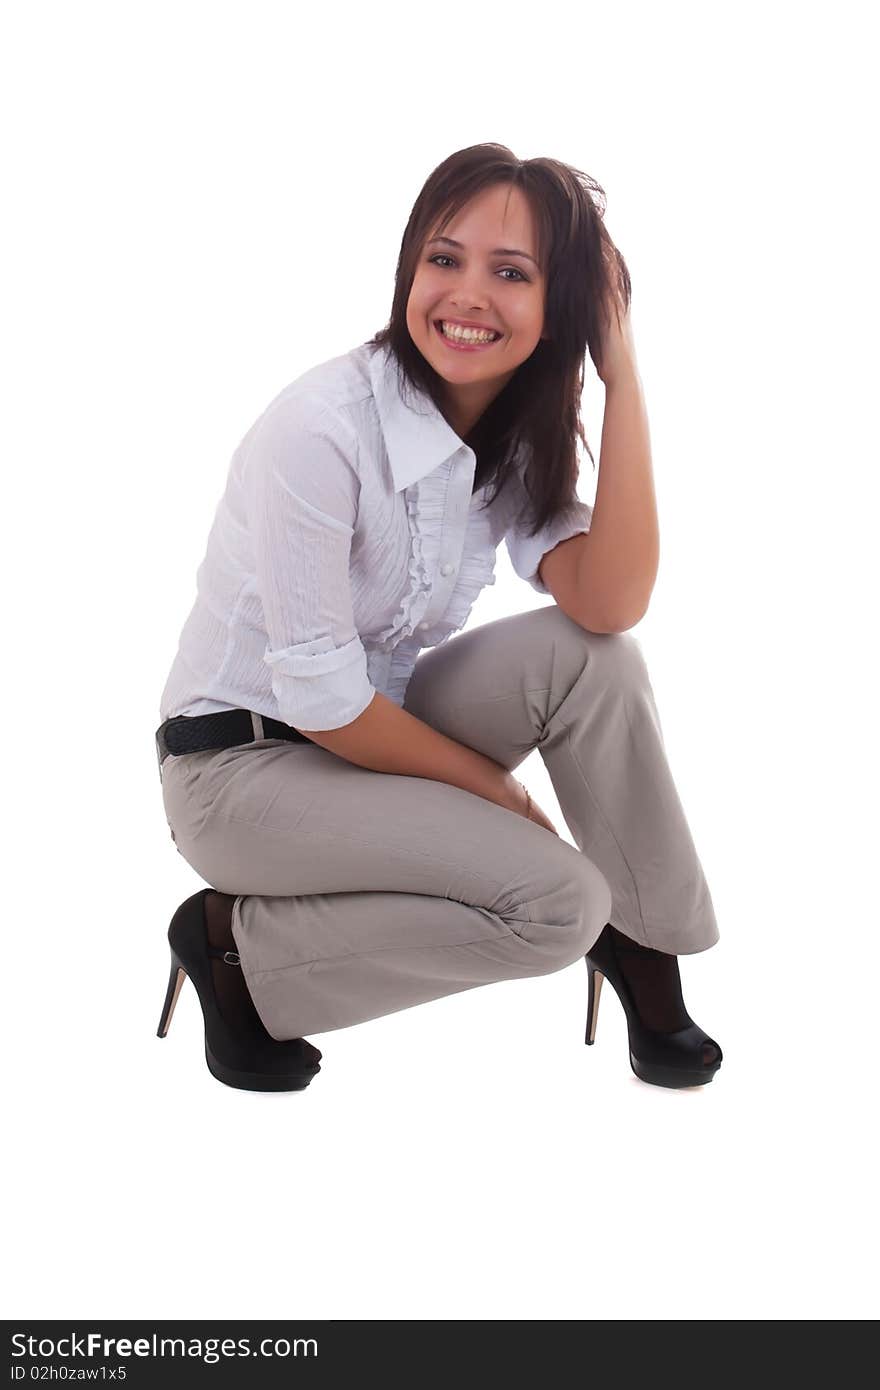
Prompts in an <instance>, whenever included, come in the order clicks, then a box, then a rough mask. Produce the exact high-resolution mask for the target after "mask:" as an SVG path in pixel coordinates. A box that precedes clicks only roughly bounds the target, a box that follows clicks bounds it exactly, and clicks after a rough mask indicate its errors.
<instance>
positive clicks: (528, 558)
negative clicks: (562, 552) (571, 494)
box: [504, 498, 593, 594]
mask: <svg viewBox="0 0 880 1390" xmlns="http://www.w3.org/2000/svg"><path fill="white" fill-rule="evenodd" d="M592 518H593V508H592V507H591V506H590V505H589V504H588V503H587V502H582V501H581V500H580V498H576V499H575V500H574V501H573V502H570V503H569V505H568V506H567V507H566V508H565V509H564V510H563V511H561V512H559V513H558V515H557V516H555V517H554V518H553V520H552V521H550V522H548V524H547V525H546V526H544V527H543V528H542V529H541V530H540V531H539V532H538V533H537V535H535V536H529V535H527V529H528V528H527V527H526V526H525V525H524V524H521V523H520V522H519V521H517V522H516V523H514V525H513V526H512V527H511V528H510V530H509V531H508V532H507V534H506V535H505V537H504V543H505V545H506V546H507V553H508V555H509V556H510V563H511V565H512V566H513V568H514V571H515V572H516V574H518V575H519V577H520V579H525V580H526V581H527V582H528V583H529V584H531V586H532V588H533V589H536V590H537V592H538V593H539V594H549V592H550V590H549V589H548V588H547V586H546V584H543V583H542V582H541V580H540V579H539V578H538V566H539V565H540V563H541V561H542V559H543V558H544V556H545V555H546V554H547V551H548V550H552V549H553V547H554V546H555V545H559V543H560V542H561V541H567V540H570V539H571V537H572V536H578V535H581V534H582V533H586V532H587V531H589V529H590V523H591V521H592Z"/></svg>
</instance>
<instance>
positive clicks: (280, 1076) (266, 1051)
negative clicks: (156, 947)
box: [157, 888, 321, 1091]
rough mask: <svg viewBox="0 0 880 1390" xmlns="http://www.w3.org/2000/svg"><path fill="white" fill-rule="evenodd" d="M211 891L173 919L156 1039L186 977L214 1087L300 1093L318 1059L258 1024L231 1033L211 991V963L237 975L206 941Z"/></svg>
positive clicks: (234, 962)
mask: <svg viewBox="0 0 880 1390" xmlns="http://www.w3.org/2000/svg"><path fill="white" fill-rule="evenodd" d="M213 891H215V890H214V889H211V888H204V889H202V890H200V891H199V892H198V893H194V894H193V896H192V897H191V898H187V900H186V902H184V903H181V905H180V907H179V908H178V909H177V911H176V912H175V914H174V916H173V917H172V919H171V925H170V926H169V928H168V941H169V943H170V946H171V975H170V977H169V980H168V991H167V993H166V995H165V1003H164V1004H163V1006H162V1014H161V1017H160V1019H159V1027H158V1029H157V1036H158V1037H160V1038H164V1037H165V1035H166V1033H167V1032H168V1029H169V1027H170V1025H171V1019H172V1016H173V1014H174V1007H175V1005H176V1003H177V997H178V995H179V994H180V991H181V988H182V986H183V981H184V979H185V977H186V976H187V975H188V976H189V977H190V979H191V980H192V982H193V984H194V985H195V987H196V993H197V994H198V996H199V1003H200V1005H201V1007H202V1015H203V1017H204V1022H205V1060H206V1062H207V1063H208V1070H209V1071H210V1072H211V1074H212V1076H216V1078H217V1080H218V1081H222V1082H223V1083H224V1084H225V1085H227V1086H235V1087H237V1088H238V1089H239V1090H244V1091H302V1090H304V1089H305V1087H306V1086H308V1084H309V1082H310V1081H311V1079H312V1077H313V1076H316V1075H317V1073H318V1072H319V1071H320V1070H321V1067H320V1064H319V1061H318V1059H319V1058H320V1056H321V1054H320V1052H319V1051H318V1049H317V1048H316V1047H313V1046H312V1044H311V1043H308V1042H305V1041H304V1040H303V1039H302V1038H291V1039H290V1040H289V1041H285V1042H278V1041H276V1039H275V1038H273V1037H271V1036H270V1034H269V1033H267V1032H266V1030H265V1028H263V1027H262V1024H259V1023H256V1022H254V1023H248V1024H244V1025H242V1026H241V1027H233V1026H232V1025H231V1024H230V1023H229V1022H228V1021H227V1019H226V1018H225V1017H224V1015H223V1014H222V1013H221V1010H220V1004H219V1001H218V998H217V991H216V989H215V987H214V977H213V974H212V971H211V960H212V959H216V960H222V961H225V962H226V964H227V965H228V966H229V967H230V969H233V968H234V969H236V970H240V969H241V964H240V958H239V955H238V952H237V951H221V950H219V949H218V948H217V947H216V946H212V945H210V943H209V941H208V930H207V924H206V922H205V898H206V897H207V895H208V893H211V892H213Z"/></svg>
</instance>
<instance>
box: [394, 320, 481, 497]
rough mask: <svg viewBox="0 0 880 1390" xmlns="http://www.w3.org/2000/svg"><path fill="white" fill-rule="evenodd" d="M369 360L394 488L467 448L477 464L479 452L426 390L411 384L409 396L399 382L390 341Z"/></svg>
mask: <svg viewBox="0 0 880 1390" xmlns="http://www.w3.org/2000/svg"><path fill="white" fill-rule="evenodd" d="M371 354H372V355H371V357H370V362H369V368H370V381H371V383H372V387H373V397H374V400H375V402H376V409H377V411H378V412H379V424H380V426H381V428H382V435H383V437H384V440H385V448H386V449H387V451H388V460H389V463H390V465H391V476H392V479H393V481H394V491H395V492H400V491H401V490H402V489H403V488H405V487H409V485H410V484H411V483H414V482H417V481H418V479H419V478H424V477H425V475H426V474H428V473H433V471H434V469H435V468H439V466H440V464H442V463H445V462H446V460H447V459H448V458H449V457H450V455H452V454H455V453H457V452H458V451H459V450H460V449H464V450H465V451H466V453H468V454H470V456H471V461H472V462H473V465H474V467H476V455H475V454H474V452H473V450H472V449H471V448H470V446H469V445H468V444H465V443H464V441H463V440H462V439H460V438H459V436H458V435H457V434H456V432H455V430H454V429H453V428H452V426H451V425H450V424H449V422H448V421H447V420H446V419H445V418H444V416H443V415H442V414H441V413H440V411H439V410H438V409H437V407H436V406H435V404H434V402H433V401H432V400H431V397H430V396H429V395H427V393H426V392H424V391H422V390H420V389H417V388H416V387H415V386H413V385H410V384H409V383H407V388H408V389H407V392H406V399H405V400H404V399H403V397H402V396H401V393H400V390H399V388H398V382H397V371H398V367H397V357H396V355H395V353H394V352H393V351H392V349H391V346H390V344H388V343H385V344H383V346H382V347H380V348H376V349H372V350H371Z"/></svg>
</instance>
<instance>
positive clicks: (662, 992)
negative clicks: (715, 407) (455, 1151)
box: [156, 144, 722, 1090]
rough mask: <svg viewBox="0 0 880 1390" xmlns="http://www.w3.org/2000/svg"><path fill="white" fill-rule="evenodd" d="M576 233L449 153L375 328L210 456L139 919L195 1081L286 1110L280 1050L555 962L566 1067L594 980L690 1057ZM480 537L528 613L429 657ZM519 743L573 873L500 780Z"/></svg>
mask: <svg viewBox="0 0 880 1390" xmlns="http://www.w3.org/2000/svg"><path fill="white" fill-rule="evenodd" d="M604 209H605V203H604V194H603V191H602V189H601V188H600V187H599V185H598V184H596V183H594V182H593V181H592V180H591V179H589V178H588V177H587V176H586V175H584V174H582V173H580V171H578V170H574V169H572V168H570V167H569V166H567V165H565V164H562V163H560V162H558V161H556V160H552V159H543V158H541V159H532V160H526V161H524V162H523V161H520V160H518V159H516V157H515V156H514V155H513V154H512V152H511V151H510V150H508V149H507V148H506V147H505V146H502V145H494V144H489V145H475V146H471V147H469V148H467V149H463V150H460V151H458V152H457V153H455V154H453V155H452V156H450V158H449V159H447V160H446V161H444V163H442V164H441V165H440V166H439V167H438V168H437V169H435V170H434V172H433V173H432V174H431V175H430V177H429V178H428V180H427V182H426V184H425V186H424V187H423V189H422V191H421V193H420V194H419V196H418V198H417V200H416V203H415V205H414V207H413V209H412V213H411V215H410V218H409V222H408V223H407V227H406V230H405V232H404V235H403V241H402V245H401V249H400V257H399V261H398V266H397V274H396V283H395V292H394V300H393V304H392V308H391V317H390V320H389V323H388V324H387V326H386V327H385V328H384V329H383V330H382V331H381V332H380V333H378V334H376V335H375V337H373V338H371V339H370V340H369V341H368V342H366V343H363V344H361V345H359V346H358V347H356V348H355V349H353V350H352V351H351V352H349V353H346V354H345V355H343V356H340V357H335V358H333V359H331V360H330V361H328V362H324V363H322V364H321V365H319V366H317V367H314V368H312V369H311V370H309V371H307V372H306V373H305V374H304V375H303V376H301V377H300V378H299V379H298V380H296V381H294V382H293V383H292V384H291V385H289V386H288V387H287V388H286V389H285V390H283V391H282V392H281V393H280V395H279V396H277V397H276V399H275V400H274V401H272V402H271V403H270V404H269V406H268V407H267V408H266V410H265V411H264V412H263V414H262V415H261V416H260V417H259V418H258V419H257V420H256V422H255V423H254V424H253V425H252V427H251V429H250V430H249V431H248V433H247V434H246V435H245V437H244V439H243V440H242V442H241V444H240V445H239V447H238V449H237V450H236V452H235V454H234V456H233V460H232V464H231V467H230V471H229V477H228V482H227V487H226V492H225V495H224V497H223V499H222V501H221V504H220V506H219V508H218V510H217V513H216V515H215V519H214V524H213V527H212V529H211V532H210V536H209V539H208V548H207V554H206V556H205V559H204V561H203V563H202V565H201V567H200V569H199V575H198V597H197V599H196V602H195V605H194V607H193V609H192V611H191V613H190V615H189V617H188V619H187V621H186V623H185V625H184V628H183V632H182V634H181V638H180V645H179V649H178V652H177V656H176V658H175V661H174V664H173V666H172V669H171V672H170V674H169V676H168V680H167V682H166V685H165V689H164V692H163V695H162V699H161V711H160V715H161V718H162V720H163V723H162V725H161V727H160V728H159V729H158V730H157V734H156V739H157V748H158V755H159V766H160V777H161V782H162V793H163V799H164V806H165V812H166V818H167V820H168V824H169V827H170V829H171V833H172V837H173V839H174V840H175V843H176V845H177V848H178V850H179V851H180V853H181V854H182V855H183V856H184V858H185V859H186V860H187V861H188V863H189V864H191V865H192V867H193V868H194V869H195V870H196V872H197V873H198V874H199V875H200V876H201V877H202V878H203V879H204V880H205V881H206V882H207V883H208V884H210V885H211V887H210V888H208V889H204V890H202V891H200V892H199V893H196V894H195V895H194V896H193V897H191V898H189V899H188V900H187V901H186V902H185V903H183V904H182V905H181V907H180V908H178V910H177V912H176V913H175V914H174V917H173V919H172V922H171V925H170V927H169V931H168V937H169V941H170V943H171V976H170V980H169V985H168V992H167V996H166V1000H165V1005H164V1007H163V1010H162V1016H161V1019H160V1023H159V1036H164V1034H165V1033H166V1032H167V1029H168V1025H169V1023H170V1020H171V1016H172V1013H173V1009H174V1005H175V1002H176V999H177V994H178V992H179V990H180V987H181V985H182V983H183V980H184V978H185V976H186V975H189V976H190V978H191V979H192V980H193V983H194V984H195V986H196V988H197V990H198V995H199V1000H200V1003H201V1007H202V1010H203V1014H204V1021H205V1043H206V1056H207V1061H208V1066H209V1068H210V1070H211V1072H212V1073H213V1075H214V1076H216V1077H217V1078H218V1079H219V1080H221V1081H223V1082H225V1083H226V1084H227V1085H230V1086H238V1087H243V1088H247V1089H279V1090H296V1089H302V1088H303V1087H305V1086H307V1085H308V1083H309V1081H310V1080H311V1078H312V1077H313V1076H314V1075H315V1074H316V1073H317V1072H318V1071H319V1070H320V1065H319V1063H320V1057H321V1054H320V1052H319V1051H318V1049H317V1048H315V1047H313V1046H312V1045H311V1044H310V1043H308V1042H307V1041H306V1040H305V1035H306V1034H309V1033H322V1032H326V1031H329V1030H332V1029H335V1028H345V1027H348V1026H350V1025H351V1024H355V1023H361V1022H363V1021H364V1020H366V1019H370V1018H375V1017H377V1016H379V1015H381V1014H386V1013H391V1012H394V1011H396V1010H398V1009H405V1008H409V1007H411V1006H412V1005H414V1004H420V1003H424V1002H425V1001H427V1000H430V999H436V998H438V997H440V996H442V995H444V994H450V993H453V992H455V991H457V990H464V989H472V988H474V987H475V986H477V985H485V984H490V983H492V982H493V981H496V980H506V979H515V978H518V977H523V976H528V975H541V974H545V973H547V972H549V971H553V970H559V969H561V968H563V967H564V966H566V965H570V964H571V963H572V962H573V961H575V960H577V959H578V958H585V960H586V963H587V969H588V976H589V981H588V982H589V991H588V1018H587V1038H586V1040H587V1042H588V1043H591V1042H592V1041H593V1037H594V1032H595V1026H596V1009H597V1006H598V1001H599V989H600V987H601V984H602V981H603V979H608V980H610V982H611V984H612V986H613V987H614V989H615V991H616V993H617V994H618V996H619V998H620V1001H621V1003H622V1004H623V1007H624V1009H625V1010H626V1015H627V1022H628V1031H629V1047H630V1063H631V1066H632V1068H633V1070H634V1071H635V1072H636V1074H637V1075H638V1076H640V1077H641V1078H643V1079H644V1080H645V1081H648V1082H651V1083H653V1084H657V1085H661V1086H690V1085H700V1084H703V1083H705V1082H707V1081H710V1080H711V1079H712V1077H713V1076H714V1074H715V1072H716V1070H717V1069H718V1067H719V1065H720V1063H721V1058H722V1054H721V1049H720V1047H719V1046H718V1044H717V1043H716V1042H715V1041H714V1040H713V1039H711V1038H709V1037H708V1036H707V1035H706V1034H705V1033H704V1032H703V1030H702V1029H701V1028H700V1027H699V1026H698V1025H697V1024H696V1023H694V1021H693V1020H692V1019H691V1017H690V1016H689V1014H688V1012H687V1010H686V1009H685V1006H684V1002H683V998H682V991H681V983H680V976H679V970H678V959H677V957H678V955H679V954H687V953H691V952H697V951H703V950H706V949H707V948H708V947H710V946H712V945H713V944H714V943H715V942H716V941H717V940H718V928H717V925H716V921H715V914H714V911H713V906H712V901H711V897H710V894H709V890H708V887H707V885H706V881H705V878H704V875H703V872H702V869H701V866H700V863H699V860H698V858H697V855H696V852H695V848H694V844H693V842H692V839H691V835H690V833H689V830H688V826H687V823H686V820H685V816H684V812H683V810H682V806H681V803H680V801H679V797H678V795H677V792H676V788H675V785H674V782H673V779H672V776H671V772H670V769H669V766H668V763H667V759H666V756H665V752H664V746H663V738H662V733H661V728H660V721H659V718H658V714H657V710H656V706H655V702H654V696H653V691H652V689H651V685H650V681H649V678H648V673H647V671H646V668H645V663H644V659H643V657H642V654H641V650H640V647H639V645H638V642H637V641H636V639H635V638H634V637H632V636H631V635H629V634H628V632H627V629H628V628H630V627H632V626H633V625H634V624H635V623H636V622H638V620H639V619H640V618H641V616H642V615H643V613H644V612H645V610H646V608H647V605H648V602H649V600H650V595H651V591H652V589H653V585H654V581H655V577H656V572H657V565H658V553H659V542H658V531H657V515H656V507H655V499H654V489H653V481H652V474H651V462H650V448H649V441H648V424H647V419H646V415H645V407H644V402H643V398H642V392H641V383H640V378H639V375H638V370H637V366H636V358H635V348H634V343H633V337H632V331H631V325H630V319H629V303H630V292H631V286H630V277H629V273H628V271H627V267H626V264H625V262H624V260H623V257H622V256H621V255H620V253H619V252H618V251H617V250H616V248H615V247H614V245H613V243H612V242H611V239H610V237H609V235H608V232H607V230H606V228H605V226H604V221H603V218H604ZM587 351H589V353H590V355H591V358H592V360H593V363H594V365H595V366H596V369H597V371H598V374H599V376H600V378H601V380H602V381H603V383H604V385H605V392H606V396H605V418H604V426H603V435H602V450H601V458H600V470H599V480H598V485H597V493H596V500H595V506H594V508H590V507H589V506H587V505H586V504H585V503H583V502H581V501H580V500H579V499H578V497H577V495H576V491H575V486H576V481H577V476H578V462H577V439H578V438H580V440H581V441H582V442H583V443H584V444H585V445H586V447H587V452H588V453H589V454H590V458H591V460H592V459H593V456H592V453H591V452H590V450H589V446H588V445H587V443H586V438H585V436H584V432H583V427H582V425H581V422H580V419H579V401H580V397H581V392H582V389H583V381H584V377H583V371H584V359H585V354H586V352H587ZM501 540H504V542H505V544H506V546H507V549H508V553H509V555H510V558H511V562H512V565H513V568H514V570H515V571H516V573H517V574H518V575H519V576H520V577H521V578H522V579H524V580H526V581H527V582H528V583H530V584H531V585H532V587H533V588H534V589H536V590H537V591H538V592H539V593H542V594H549V595H551V596H552V597H553V598H554V599H555V600H556V601H555V603H552V604H549V605H547V606H545V607H542V608H539V609H537V610H534V611H530V612H526V613H519V614H513V615H511V616H509V617H506V618H503V619H501V620H500V621H497V622H492V623H486V624H484V625H483V626H481V627H477V628H474V629H471V630H470V631H468V632H466V633H462V632H460V629H461V628H463V627H464V625H465V622H466V621H467V618H468V615H469V613H470V611H471V608H472V606H473V603H474V601H475V599H476V598H477V596H478V594H479V593H480V591H481V589H482V588H483V587H484V586H485V585H487V584H491V583H493V582H494V573H493V571H494V561H495V552H496V548H497V546H498V544H499V542H500V541H501ZM456 633H458V634H459V635H457V636H454V634H456ZM534 748H538V749H539V751H540V753H541V757H542V758H543V760H544V763H545V765H546V767H547V769H548V772H549V774H550V777H551V780H552V783H553V787H554V790H555V792H556V795H557V797H558V799H559V804H560V806H561V808H562V813H563V815H564V817H565V821H566V824H567V825H568V827H569V829H570V831H571V834H572V836H573V838H574V840H575V843H576V846H577V848H574V847H573V846H572V845H569V844H568V843H567V842H565V841H564V840H562V839H561V838H560V837H559V835H558V834H557V832H556V830H555V828H554V826H553V825H552V824H551V822H550V821H549V820H548V818H547V816H546V815H545V814H544V813H543V812H542V811H541V810H540V809H539V808H538V807H537V806H536V805H535V803H534V802H533V801H532V799H531V797H530V796H529V794H528V792H527V791H526V789H525V788H524V787H523V786H522V784H521V783H520V782H519V781H518V780H517V779H516V778H515V777H514V776H513V772H514V770H515V769H516V768H517V766H518V765H519V764H520V763H521V762H522V761H523V760H524V759H525V758H526V757H527V756H528V754H529V753H530V752H531V751H532V749H534Z"/></svg>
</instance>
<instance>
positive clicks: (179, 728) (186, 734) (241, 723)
mask: <svg viewBox="0 0 880 1390" xmlns="http://www.w3.org/2000/svg"><path fill="white" fill-rule="evenodd" d="M260 738H284V739H287V740H288V741H289V742H290V743H309V742H310V740H309V739H307V738H306V736H305V734H301V733H300V732H299V730H298V729H294V728H291V726H290V725H289V724H284V723H282V722H281V720H280V719H270V718H269V717H268V716H267V715H265V714H254V713H253V712H252V711H251V710H249V709H224V710H218V712H217V713H216V714H194V715H191V714H178V715H175V717H174V718H173V719H166V720H165V723H164V724H160V725H159V728H158V729H157V730H156V752H157V755H158V758H159V767H160V768H161V766H162V763H163V762H164V761H165V759H166V758H167V757H168V754H169V753H173V754H175V756H176V755H177V754H179V753H201V752H203V751H204V750H205V749H206V748H234V747H235V746H236V744H239V743H253V742H254V741H255V740H256V739H260Z"/></svg>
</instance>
